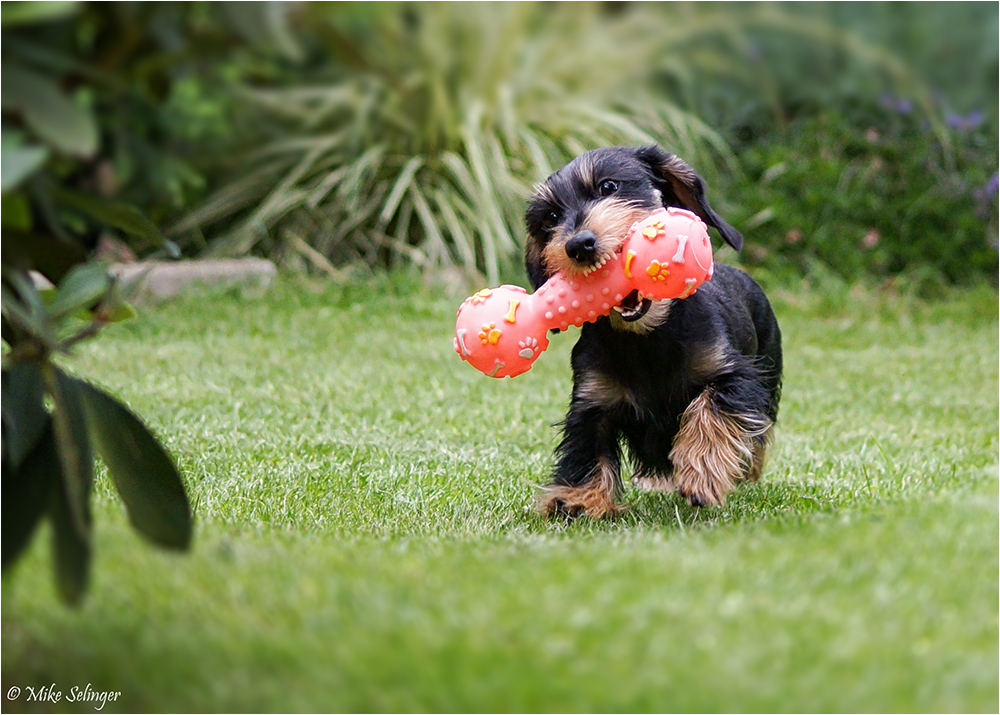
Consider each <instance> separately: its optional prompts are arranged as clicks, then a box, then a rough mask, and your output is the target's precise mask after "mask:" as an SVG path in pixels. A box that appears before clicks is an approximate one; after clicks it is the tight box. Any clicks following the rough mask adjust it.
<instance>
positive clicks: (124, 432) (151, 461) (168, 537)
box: [75, 380, 191, 549]
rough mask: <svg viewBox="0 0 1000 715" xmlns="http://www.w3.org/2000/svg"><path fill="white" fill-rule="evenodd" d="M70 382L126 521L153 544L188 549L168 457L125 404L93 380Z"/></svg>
mask: <svg viewBox="0 0 1000 715" xmlns="http://www.w3.org/2000/svg"><path fill="white" fill-rule="evenodd" d="M75 382H76V386H77V389H78V392H79V394H80V396H81V398H82V401H83V404H84V408H85V410H86V413H87V426H88V427H89V428H90V434H91V436H92V437H93V440H94V444H95V446H96V448H97V452H98V454H100V455H101V459H103V460H104V463H105V464H107V465H108V472H110V474H111V478H112V479H113V480H114V482H115V487H116V488H117V490H118V494H119V495H120V496H121V498H122V501H123V502H125V508H126V509H127V510H128V515H129V519H130V520H131V522H132V525H133V526H134V527H135V528H136V529H137V530H138V531H139V532H140V533H141V534H143V535H144V536H146V537H147V538H148V539H149V540H150V541H152V542H153V543H155V544H158V545H160V546H164V547H169V548H175V549H186V548H188V546H189V545H190V542H191V507H190V505H189V504H188V499H187V494H186V492H185V491H184V483H183V482H182V481H181V476H180V473H179V472H178V471H177V467H176V466H175V465H174V461H173V459H171V457H170V455H169V454H168V453H167V451H166V449H164V447H163V446H162V445H161V444H160V443H159V442H158V441H157V439H156V437H154V436H153V435H152V433H151V432H150V431H149V429H148V428H147V427H146V426H145V425H144V424H143V423H142V421H141V420H140V419H139V418H138V417H137V416H136V415H135V414H133V413H132V411H131V410H129V409H128V408H127V407H126V406H125V405H123V404H122V403H121V402H119V401H118V400H116V399H115V398H113V397H111V396H110V395H108V394H107V393H105V392H103V391H101V390H99V389H97V388H96V387H94V386H93V385H90V384H88V383H86V382H83V381H81V380H76V381H75Z"/></svg>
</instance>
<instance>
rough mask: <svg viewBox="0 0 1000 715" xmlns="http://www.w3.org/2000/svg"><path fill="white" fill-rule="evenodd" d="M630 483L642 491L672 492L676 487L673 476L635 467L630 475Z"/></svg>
mask: <svg viewBox="0 0 1000 715" xmlns="http://www.w3.org/2000/svg"><path fill="white" fill-rule="evenodd" d="M632 484H634V485H635V486H636V488H638V489H641V490H642V491H644V492H672V491H674V489H676V488H677V485H676V484H674V478H673V477H664V476H663V475H661V474H656V473H654V472H650V471H648V470H645V469H637V470H636V471H635V473H634V474H633V475H632Z"/></svg>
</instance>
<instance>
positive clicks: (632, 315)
mask: <svg viewBox="0 0 1000 715" xmlns="http://www.w3.org/2000/svg"><path fill="white" fill-rule="evenodd" d="M652 305H653V301H652V300H651V299H649V298H647V297H645V296H644V295H642V294H641V293H639V291H637V290H634V291H632V292H631V293H629V294H628V295H627V296H625V298H624V299H623V300H622V302H621V303H619V304H618V305H616V306H615V311H616V312H617V313H618V314H619V315H620V316H621V318H622V320H624V321H625V322H626V323H632V322H634V321H636V320H639V318H641V317H642V316H644V315H645V314H646V312H647V311H648V310H649V308H650V306H652Z"/></svg>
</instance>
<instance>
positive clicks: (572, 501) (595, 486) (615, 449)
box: [538, 398, 622, 519]
mask: <svg viewBox="0 0 1000 715" xmlns="http://www.w3.org/2000/svg"><path fill="white" fill-rule="evenodd" d="M556 455H557V460H556V468H555V472H554V474H553V476H552V483H551V484H550V485H549V486H548V487H547V488H546V489H545V491H543V492H542V494H541V495H540V497H539V500H538V508H539V511H541V512H542V513H543V514H546V515H549V514H557V513H560V514H567V515H569V516H577V515H579V514H586V515H587V516H589V517H591V518H592V519H599V518H600V517H602V516H605V515H607V514H614V513H617V512H619V511H621V509H622V507H620V506H618V505H617V504H616V503H615V497H616V496H617V495H618V494H619V493H620V491H621V479H620V477H619V470H620V468H621V449H620V447H619V444H618V433H617V431H616V429H615V428H614V427H613V425H612V424H611V423H610V420H609V419H608V416H607V413H606V411H605V410H602V409H600V408H596V407H594V406H592V405H590V406H588V405H587V404H586V401H584V400H580V399H578V398H574V399H573V402H572V404H571V405H570V409H569V414H567V415H566V422H565V424H564V427H563V438H562V441H561V442H560V443H559V446H558V447H557V448H556Z"/></svg>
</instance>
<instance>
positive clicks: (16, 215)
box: [0, 192, 31, 231]
mask: <svg viewBox="0 0 1000 715" xmlns="http://www.w3.org/2000/svg"><path fill="white" fill-rule="evenodd" d="M0 220H2V222H3V223H2V225H3V227H4V228H13V229H17V230H21V231H27V230H28V229H30V228H31V205H30V204H29V203H28V199H27V198H26V197H25V196H24V195H23V194H22V193H20V192H18V193H11V194H3V197H2V198H0Z"/></svg>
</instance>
